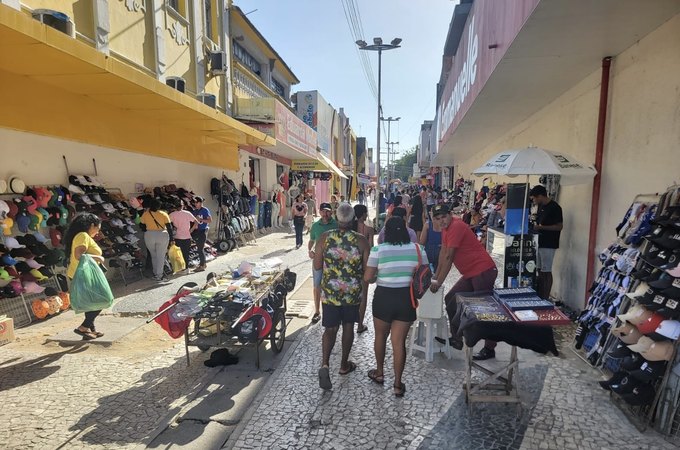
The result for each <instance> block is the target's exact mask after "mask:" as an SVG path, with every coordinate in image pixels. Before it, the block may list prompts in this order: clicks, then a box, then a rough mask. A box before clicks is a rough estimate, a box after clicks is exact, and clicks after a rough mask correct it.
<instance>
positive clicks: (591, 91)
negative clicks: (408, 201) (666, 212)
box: [457, 15, 680, 308]
mask: <svg viewBox="0 0 680 450" xmlns="http://www.w3.org/2000/svg"><path fill="white" fill-rule="evenodd" d="M679 37H680V15H678V16H676V17H674V18H673V19H671V20H669V21H668V22H666V23H665V24H664V25H662V26H661V27H659V28H658V29H657V30H655V31H654V32H652V33H651V34H649V35H648V36H646V37H645V38H644V39H642V40H641V41H639V42H638V43H637V44H635V45H634V46H632V47H630V48H628V49H627V50H625V51H624V52H622V53H621V54H620V55H617V56H615V58H614V60H613V62H612V67H611V74H610V91H609V96H610V104H609V112H608V117H607V119H608V120H607V132H606V140H605V150H604V161H603V168H604V170H603V173H602V186H601V200H600V210H599V228H598V233H597V246H596V249H597V250H599V249H601V248H604V247H605V246H607V245H608V244H609V243H610V242H611V241H613V240H614V238H615V227H616V225H617V224H618V223H619V222H620V220H621V218H622V217H623V215H624V213H625V212H626V210H627V208H628V206H629V205H630V203H631V202H632V200H633V198H634V197H635V195H636V194H638V193H654V192H660V191H664V190H665V189H666V187H667V186H669V185H671V184H673V183H675V182H678V181H679V180H680V77H679V76H678V74H680V51H678V42H679ZM600 76H601V72H600V70H599V69H598V70H597V71H595V72H593V73H592V74H591V75H590V76H588V77H586V78H585V79H583V80H582V81H581V82H579V83H578V84H577V85H575V86H573V87H572V88H571V89H570V90H568V91H567V92H565V93H564V94H563V95H562V96H560V97H559V98H558V99H557V100H555V101H554V102H552V103H551V104H549V105H547V106H546V107H544V108H543V109H542V110H540V111H538V112H537V113H536V114H534V115H533V116H532V117H530V118H529V119H528V120H526V121H525V122H523V123H522V124H520V125H518V126H517V127H515V128H514V129H513V130H511V131H510V132H508V133H507V134H505V135H504V136H502V137H501V138H500V139H499V140H497V141H496V142H494V143H493V144H491V145H489V146H488V147H486V148H484V149H482V150H481V151H480V152H478V153H477V154H476V155H475V156H474V157H473V158H470V159H469V160H466V161H464V162H463V163H462V164H460V165H459V166H458V167H457V171H458V173H461V174H463V175H464V176H466V177H469V174H470V173H471V171H472V170H474V169H475V168H477V167H479V166H480V165H481V164H482V163H484V162H485V161H486V160H487V159H488V158H490V157H491V156H492V155H493V154H495V153H497V152H499V151H501V150H504V149H509V148H518V147H524V146H527V145H530V144H533V145H536V146H538V147H544V148H547V149H552V150H557V151H563V152H565V153H568V154H571V155H572V156H574V157H576V158H578V159H580V160H582V161H584V162H587V163H591V164H592V163H594V159H595V137H596V130H597V119H598V110H599V95H600ZM494 181H496V182H502V181H511V180H510V179H505V180H504V179H496V180H494ZM512 181H514V182H517V179H516V178H515V179H512ZM535 182H536V180H532V184H533V183H535ZM480 185H481V180H480V181H478V182H477V183H476V187H479V186H480ZM591 195H592V183H588V184H584V185H578V186H563V187H562V190H561V194H560V199H559V203H560V204H561V205H562V208H563V211H564V231H563V232H562V238H561V241H560V251H559V252H558V253H557V256H556V259H555V267H554V280H555V282H554V285H553V295H555V296H557V297H558V298H560V299H562V300H563V301H565V302H566V303H567V304H569V305H571V306H573V307H578V308H580V307H582V306H583V304H584V302H585V298H584V297H585V296H584V293H585V289H586V286H585V277H586V263H587V247H588V235H589V224H590V204H591ZM598 268H599V267H598Z"/></svg>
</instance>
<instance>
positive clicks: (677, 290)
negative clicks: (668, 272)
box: [661, 278, 680, 298]
mask: <svg viewBox="0 0 680 450" xmlns="http://www.w3.org/2000/svg"><path fill="white" fill-rule="evenodd" d="M661 293H662V294H663V295H665V296H667V297H671V298H680V278H674V279H673V281H671V282H670V285H669V286H667V287H665V288H664V290H663V291H661Z"/></svg>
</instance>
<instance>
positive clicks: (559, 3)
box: [431, 0, 680, 166]
mask: <svg viewBox="0 0 680 450" xmlns="http://www.w3.org/2000/svg"><path fill="white" fill-rule="evenodd" d="M510 3H511V2H508V4H510ZM524 3H530V2H524ZM535 3H538V5H537V6H536V8H535V10H533V11H532V12H531V14H530V15H529V17H528V18H527V20H526V22H524V23H523V25H522V26H521V29H520V30H519V32H518V34H517V36H516V37H515V38H514V40H512V41H511V42H507V41H504V40H503V39H502V31H503V30H504V29H505V28H507V27H509V26H510V25H511V24H513V22H512V20H511V19H512V17H510V19H508V20H506V21H505V22H503V21H502V19H501V17H502V18H506V16H499V13H498V8H497V5H496V3H495V2H475V3H473V6H472V10H471V12H470V17H473V16H474V18H475V24H476V28H475V29H476V30H478V33H479V47H478V50H479V55H478V64H477V79H476V80H477V81H476V82H477V83H480V82H481V81H483V79H482V78H480V77H481V70H482V69H483V68H484V67H485V66H484V65H483V63H484V62H486V61H488V60H491V59H492V58H493V56H494V55H495V54H497V53H498V52H504V54H503V56H502V57H501V58H500V60H499V61H498V64H497V65H496V66H495V67H493V68H492V72H491V73H490V76H489V78H488V81H486V84H483V85H478V86H477V85H475V86H476V88H477V89H478V90H479V94H478V95H476V97H475V98H473V96H474V95H475V94H474V92H472V91H473V90H474V87H473V89H471V90H470V92H471V93H470V94H469V95H468V98H465V97H464V96H462V95H460V96H459V100H460V102H462V106H461V108H460V112H459V113H457V114H458V115H457V116H456V117H457V118H458V116H461V115H462V118H460V119H459V120H460V122H459V123H458V124H457V125H455V123H454V124H452V126H450V127H449V128H447V129H441V128H440V130H439V132H440V135H441V139H442V140H441V142H440V147H439V153H438V154H437V155H436V157H435V158H434V159H433V160H432V163H431V164H432V165H436V166H450V165H453V164H454V163H456V164H457V163H460V162H464V161H465V160H467V159H469V158H470V157H472V156H473V155H474V154H475V153H476V152H478V151H480V150H481V149H483V148H484V147H486V146H488V145H490V144H491V143H492V142H494V141H495V140H497V139H499V138H501V137H502V136H503V135H505V134H506V133H508V132H509V131H510V130H511V129H512V128H513V127H516V126H518V125H520V124H521V123H522V122H523V121H525V120H527V119H529V118H530V117H531V116H532V115H533V114H535V113H536V112H538V111H539V110H540V109H541V108H543V107H545V106H546V105H548V104H550V103H551V102H552V101H554V100H555V99H557V98H558V97H559V96H560V95H562V94H563V93H564V92H565V91H567V90H568V89H570V88H572V87H573V86H575V85H577V84H578V83H579V82H581V81H582V80H584V79H586V78H587V77H588V76H589V75H591V74H593V73H595V72H597V71H598V70H599V69H600V67H601V61H602V58H604V57H606V56H616V55H618V54H620V53H621V52H622V51H624V50H625V49H627V48H628V47H630V46H632V45H634V44H635V43H636V42H639V41H640V39H642V37H644V36H645V35H647V34H648V33H650V32H651V31H653V30H655V29H656V28H658V27H659V26H660V25H661V24H663V23H664V22H665V21H667V20H669V19H670V18H672V17H673V16H674V15H676V14H678V13H679V12H680V2H678V1H675V0H658V1H654V2H640V1H639V0H601V1H598V2H577V1H571V0H554V1H540V2H535ZM484 4H488V5H489V6H490V7H489V8H488V9H487V10H486V11H487V12H488V13H489V17H484V11H482V10H479V11H478V7H480V6H483V5H484ZM485 19H489V20H488V21H486V23H485ZM469 22H470V18H469V17H468V24H466V27H469V26H470V23H469ZM501 22H502V23H501ZM484 30H487V33H486V35H488V39H485V38H486V37H487V36H486V35H485V34H484ZM467 33H468V31H467V28H466V31H465V33H463V36H464V37H465V36H467ZM461 45H462V48H459V50H461V51H460V52H459V54H458V55H457V57H458V56H460V58H462V59H460V61H461V64H462V61H465V55H466V51H465V50H466V48H465V45H466V43H465V42H463V41H461ZM450 77H451V78H450V80H449V81H448V82H447V85H448V84H454V83H455V82H456V80H457V78H458V74H457V73H452V74H451V75H450ZM597 79H598V80H599V77H598V78H597ZM463 92H466V91H465V90H463ZM448 98H450V96H449V97H448ZM448 98H447V97H446V96H443V97H442V103H444V104H445V103H446V102H447V99H448ZM460 102H459V103H460ZM468 104H469V108H467V105H468ZM439 119H440V120H441V119H442V118H441V117H439ZM457 120H458V119H457ZM439 125H441V122H440V124H439ZM593 139H594V137H593Z"/></svg>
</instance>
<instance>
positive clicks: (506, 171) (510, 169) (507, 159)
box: [472, 147, 597, 185]
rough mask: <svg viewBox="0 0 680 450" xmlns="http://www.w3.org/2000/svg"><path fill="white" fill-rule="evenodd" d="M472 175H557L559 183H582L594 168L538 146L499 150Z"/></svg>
mask: <svg viewBox="0 0 680 450" xmlns="http://www.w3.org/2000/svg"><path fill="white" fill-rule="evenodd" d="M472 173H473V174H475V175H488V174H496V175H504V176H510V177H512V176H516V175H560V183H561V184H564V185H568V184H581V183H587V182H588V181H590V180H591V179H592V178H593V177H594V176H595V174H596V173H597V171H596V170H595V168H594V167H593V166H591V165H589V164H584V163H582V162H579V161H578V160H576V158H573V157H571V156H569V155H567V154H565V153H560V152H553V151H550V150H545V149H543V148H538V147H527V148H520V149H514V150H506V151H503V152H500V153H498V154H496V155H495V156H493V157H492V158H491V159H489V160H488V161H487V162H486V163H484V165H482V166H481V167H479V168H477V169H475V170H474V171H473V172H472Z"/></svg>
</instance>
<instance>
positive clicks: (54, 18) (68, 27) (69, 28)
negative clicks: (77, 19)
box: [31, 9, 76, 38]
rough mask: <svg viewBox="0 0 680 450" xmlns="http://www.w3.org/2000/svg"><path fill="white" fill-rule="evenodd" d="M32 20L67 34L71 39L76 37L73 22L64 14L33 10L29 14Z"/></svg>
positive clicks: (47, 10)
mask: <svg viewBox="0 0 680 450" xmlns="http://www.w3.org/2000/svg"><path fill="white" fill-rule="evenodd" d="M31 14H32V16H33V18H34V19H35V20H37V21H39V22H40V23H43V24H45V25H47V26H48V27H52V28H54V29H55V30H59V31H61V32H62V33H64V34H68V35H69V36H71V37H72V38H74V37H76V27H75V24H74V23H73V20H71V18H70V17H69V16H67V15H66V14H64V13H62V12H59V11H55V10H53V9H34V10H33V12H32V13H31Z"/></svg>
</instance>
